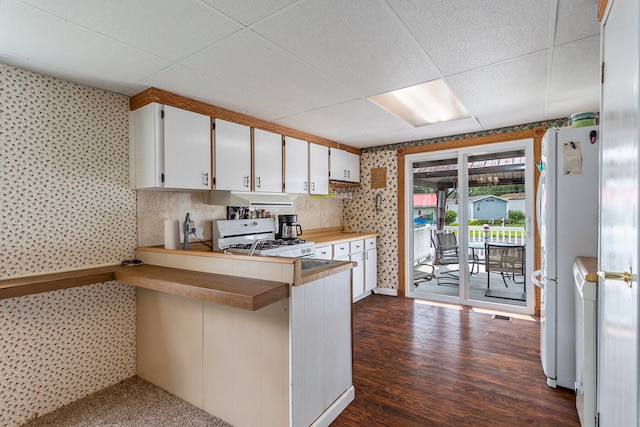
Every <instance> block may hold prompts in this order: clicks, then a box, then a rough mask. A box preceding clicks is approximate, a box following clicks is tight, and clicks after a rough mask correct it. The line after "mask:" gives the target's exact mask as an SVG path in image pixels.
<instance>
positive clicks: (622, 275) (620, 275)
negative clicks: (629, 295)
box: [598, 267, 633, 287]
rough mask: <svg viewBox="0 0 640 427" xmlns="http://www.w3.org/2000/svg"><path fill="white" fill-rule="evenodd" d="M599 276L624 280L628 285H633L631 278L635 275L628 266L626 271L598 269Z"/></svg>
mask: <svg viewBox="0 0 640 427" xmlns="http://www.w3.org/2000/svg"><path fill="white" fill-rule="evenodd" d="M598 276H600V277H601V278H602V279H604V280H622V281H623V282H625V283H626V284H627V286H629V287H631V280H632V278H633V275H632V274H631V267H629V268H627V269H626V270H625V271H622V272H620V271H598Z"/></svg>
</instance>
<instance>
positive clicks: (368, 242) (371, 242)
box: [364, 237, 376, 251]
mask: <svg viewBox="0 0 640 427" xmlns="http://www.w3.org/2000/svg"><path fill="white" fill-rule="evenodd" d="M375 247H376V238H375V237H369V238H368V239H365V240H364V249H365V250H366V251H368V250H369V249H375Z"/></svg>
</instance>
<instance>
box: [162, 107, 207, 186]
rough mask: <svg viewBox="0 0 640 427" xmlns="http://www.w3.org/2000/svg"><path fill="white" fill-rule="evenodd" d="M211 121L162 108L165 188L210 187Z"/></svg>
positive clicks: (191, 113)
mask: <svg viewBox="0 0 640 427" xmlns="http://www.w3.org/2000/svg"><path fill="white" fill-rule="evenodd" d="M210 171H211V118H210V117H208V116H205V115H204V114H198V113H194V112H192V111H187V110H182V109H180V108H175V107H171V106H169V105H165V106H164V173H165V182H164V186H165V188H183V189H193V190H208V189H210V188H211V185H210V179H209V173H210Z"/></svg>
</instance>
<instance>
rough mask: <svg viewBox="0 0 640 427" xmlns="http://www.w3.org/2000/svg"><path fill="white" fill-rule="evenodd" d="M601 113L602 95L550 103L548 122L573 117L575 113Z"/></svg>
mask: <svg viewBox="0 0 640 427" xmlns="http://www.w3.org/2000/svg"><path fill="white" fill-rule="evenodd" d="M596 111H600V94H597V95H589V96H584V97H581V98H571V99H567V100H564V101H557V102H550V103H549V105H548V106H547V116H546V117H545V118H546V119H547V120H552V119H557V118H561V117H562V118H567V117H571V115H572V114H574V113H584V112H596Z"/></svg>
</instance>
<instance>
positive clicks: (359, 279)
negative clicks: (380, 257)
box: [349, 252, 364, 298]
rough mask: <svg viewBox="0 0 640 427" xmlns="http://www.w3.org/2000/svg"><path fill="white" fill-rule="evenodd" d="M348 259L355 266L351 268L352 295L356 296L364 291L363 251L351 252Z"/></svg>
mask: <svg viewBox="0 0 640 427" xmlns="http://www.w3.org/2000/svg"><path fill="white" fill-rule="evenodd" d="M349 261H351V262H355V263H356V266H355V267H354V268H353V269H352V270H351V281H352V286H353V288H352V289H353V295H352V296H353V298H356V297H358V296H360V295H362V294H363V293H364V252H360V253H357V254H352V255H351V256H350V257H349Z"/></svg>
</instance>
